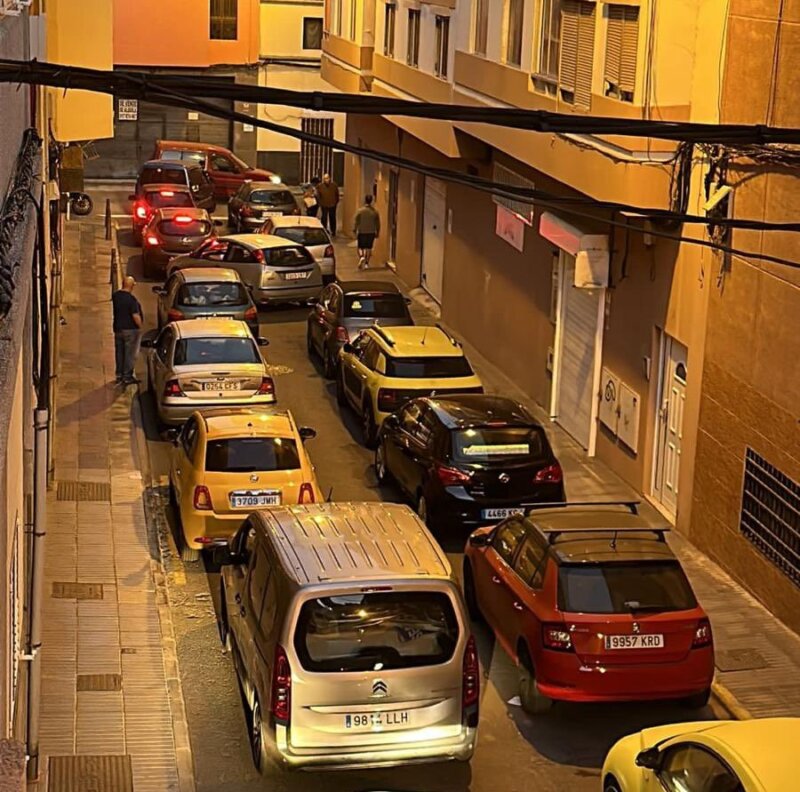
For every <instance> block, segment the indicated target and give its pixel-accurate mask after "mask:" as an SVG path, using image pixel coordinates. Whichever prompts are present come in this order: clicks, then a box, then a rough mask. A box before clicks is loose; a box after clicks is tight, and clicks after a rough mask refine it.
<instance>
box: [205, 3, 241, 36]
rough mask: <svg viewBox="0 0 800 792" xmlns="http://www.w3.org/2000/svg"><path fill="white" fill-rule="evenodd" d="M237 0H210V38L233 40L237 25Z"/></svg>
mask: <svg viewBox="0 0 800 792" xmlns="http://www.w3.org/2000/svg"><path fill="white" fill-rule="evenodd" d="M237 4H238V0H211V30H210V36H211V38H212V39H225V40H235V39H236V37H237V26H238V16H239V15H238V11H237Z"/></svg>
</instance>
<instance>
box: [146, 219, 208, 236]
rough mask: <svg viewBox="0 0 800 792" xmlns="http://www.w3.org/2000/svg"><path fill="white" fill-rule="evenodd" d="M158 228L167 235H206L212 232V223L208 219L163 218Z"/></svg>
mask: <svg viewBox="0 0 800 792" xmlns="http://www.w3.org/2000/svg"><path fill="white" fill-rule="evenodd" d="M158 230H159V231H160V232H161V233H162V234H165V235H166V236H205V235H206V234H209V233H211V224H210V223H209V222H208V221H207V220H194V219H193V218H186V219H185V220H182V219H180V218H179V217H176V218H174V219H173V220H162V221H161V222H160V223H159V224H158Z"/></svg>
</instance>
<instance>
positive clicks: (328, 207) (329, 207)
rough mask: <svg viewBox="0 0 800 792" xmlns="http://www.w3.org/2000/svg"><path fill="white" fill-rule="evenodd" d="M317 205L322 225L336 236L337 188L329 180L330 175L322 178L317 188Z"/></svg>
mask: <svg viewBox="0 0 800 792" xmlns="http://www.w3.org/2000/svg"><path fill="white" fill-rule="evenodd" d="M317 203H318V204H319V208H320V210H321V211H322V225H323V227H324V228H327V229H328V231H330V232H331V236H332V237H335V236H336V207H337V205H338V204H339V186H338V185H337V184H336V182H335V181H333V180H332V179H331V175H330V173H325V174H323V176H322V183H321V184H320V185H318V186H317Z"/></svg>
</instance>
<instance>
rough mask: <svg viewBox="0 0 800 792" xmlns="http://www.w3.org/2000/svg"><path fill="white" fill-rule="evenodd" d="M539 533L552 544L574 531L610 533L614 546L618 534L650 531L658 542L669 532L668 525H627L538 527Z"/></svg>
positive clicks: (579, 532) (613, 545)
mask: <svg viewBox="0 0 800 792" xmlns="http://www.w3.org/2000/svg"><path fill="white" fill-rule="evenodd" d="M539 530H540V531H541V533H543V534H544V535H545V536H546V537H547V543H548V544H551V545H554V544H555V543H556V542H557V541H558V539H559V538H560V537H562V536H565V535H568V534H571V533H575V534H587V533H589V534H591V533H602V534H612V536H611V547H612V548H614V547H616V544H617V535H618V534H631V533H652V534H655V535H656V540H657V541H659V542H666V541H667V539H666V537H665V536H664V534H666V533H668V532H669V530H670V529H669V528H668V527H666V526H665V527H663V528H660V527H658V526H648V525H643V526H641V527H635V526H627V527H625V528H555V529H553V530H548V529H547V528H539Z"/></svg>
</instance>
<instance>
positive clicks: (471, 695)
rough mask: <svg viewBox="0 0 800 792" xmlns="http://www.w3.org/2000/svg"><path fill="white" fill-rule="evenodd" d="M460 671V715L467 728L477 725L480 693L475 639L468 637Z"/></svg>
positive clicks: (479, 673) (479, 670) (479, 675)
mask: <svg viewBox="0 0 800 792" xmlns="http://www.w3.org/2000/svg"><path fill="white" fill-rule="evenodd" d="M461 668H462V671H461V715H462V719H465V720H466V721H467V726H472V727H476V726H477V725H478V699H479V698H480V693H481V669H480V663H479V662H478V649H477V647H476V646H475V638H474V637H473V636H472V635H470V637H469V639H468V640H467V647H466V649H464V660H463V662H462V666H461Z"/></svg>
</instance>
